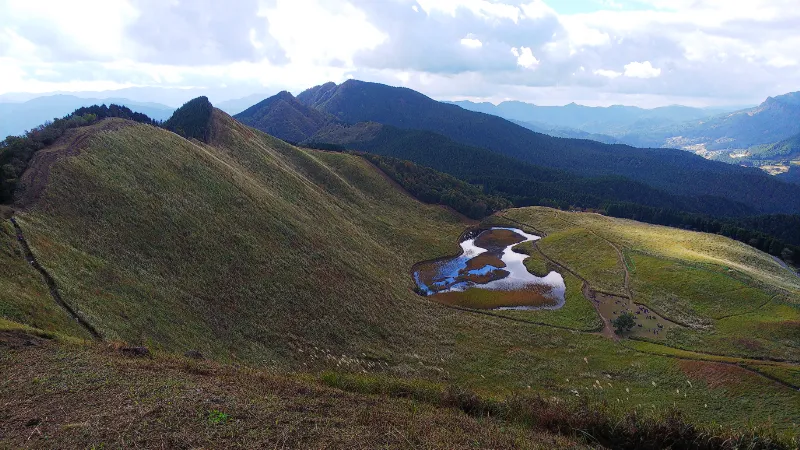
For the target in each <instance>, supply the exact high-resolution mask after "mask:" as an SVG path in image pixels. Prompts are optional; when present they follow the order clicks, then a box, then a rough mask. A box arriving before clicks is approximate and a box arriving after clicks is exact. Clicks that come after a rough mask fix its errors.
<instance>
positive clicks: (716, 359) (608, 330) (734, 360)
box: [489, 214, 800, 391]
mask: <svg viewBox="0 0 800 450" xmlns="http://www.w3.org/2000/svg"><path fill="white" fill-rule="evenodd" d="M497 216H498V217H500V218H502V219H504V220H507V221H509V222H511V223H514V224H516V225H518V226H522V227H526V228H529V229H531V230H534V231H535V232H537V233H540V235H541V236H542V238H544V237H546V236H547V233H545V232H543V231H541V230H537V229H536V228H535V227H533V226H531V225H529V224H526V223H524V222H520V221H518V220H514V219H511V218H509V217H506V216H505V215H503V214H498V215H497ZM561 220H564V219H561ZM564 222H567V223H569V224H571V225H573V226H577V225H576V224H574V223H572V222H569V221H566V220H564ZM589 231H590V232H591V233H592V234H594V235H595V236H597V237H599V238H600V239H602V240H604V241H605V242H607V243H608V244H610V245H611V246H612V247H613V248H614V250H616V251H617V254H618V256H619V258H620V262H621V263H622V266H623V268H624V269H625V289H626V291H627V292H628V295H629V297H628V300H630V301H631V303H634V302H633V297H632V296H631V291H630V287H629V283H630V281H629V280H630V272H629V271H628V267H627V265H626V264H625V255H624V253H623V252H622V251H621V250H620V249H619V248H618V247H617V246H616V245H615V244H614V243H613V242H611V241H610V240H608V239H607V238H605V237H603V236H601V235H599V234H597V233H595V232H594V231H593V230H589ZM533 247H534V248H535V249H536V250H537V251H538V252H539V254H541V255H542V257H544V258H545V259H547V260H548V261H550V262H551V263H553V264H555V265H556V266H558V267H561V268H562V269H564V270H566V271H567V272H569V273H571V274H572V275H574V276H575V277H577V278H578V279H580V280H581V281H582V282H583V288H582V292H583V296H584V297H585V298H586V299H587V300H588V301H590V302H591V303H592V304H593V305H595V303H594V302H593V301H592V299H593V298H594V294H595V293H596V292H599V293H603V292H602V291H599V290H596V289H592V288H591V286H590V285H589V282H588V281H587V280H586V279H585V278H583V277H582V276H580V275H579V274H578V273H576V272H575V271H574V270H572V269H570V268H569V267H567V266H565V265H563V264H561V263H559V262H558V261H555V260H554V259H553V258H551V257H549V256H548V255H546V254H545V253H544V252H543V251H542V249H541V248H539V246H538V245H537V242H534V243H533ZM614 295H615V296H616V295H617V294H614ZM772 300H774V298H773V299H770V301H772ZM767 303H769V302H767ZM762 306H763V305H762ZM648 308H649V307H648ZM595 309H597V306H596V305H595ZM651 309H652V308H651ZM654 312H656V313H657V314H659V313H658V312H657V311H654ZM751 312H752V311H750V312H749V313H751ZM597 313H598V315H599V316H600V318H601V319H602V320H603V323H604V324H605V327H604V329H603V330H602V331H601V332H600V333H592V332H586V331H580V330H575V329H572V330H573V331H576V332H580V333H584V334H593V335H602V336H605V337H609V338H611V339H614V340H615V341H617V342H620V343H621V345H623V346H624V347H626V348H628V349H629V350H633V351H635V352H638V353H644V354H650V355H657V356H662V357H666V358H673V359H680V360H695V361H697V360H699V361H706V362H712V363H716V364H724V365H731V366H736V367H739V368H742V369H744V370H746V371H748V372H751V373H754V374H756V375H760V376H762V377H764V378H766V379H769V380H771V381H773V382H775V383H778V384H780V385H782V386H785V387H787V388H789V389H792V390H794V391H797V390H800V386H796V385H794V384H792V383H789V382H787V381H785V380H782V379H780V378H778V377H775V376H772V375H770V374H767V373H764V372H761V371H759V370H757V369H754V368H752V367H748V366H747V364H751V365H779V366H788V367H797V364H796V363H795V362H794V361H789V360H784V359H776V358H766V357H765V358H741V357H737V356H728V355H720V354H714V353H711V352H703V351H696V350H683V349H676V350H680V351H682V352H685V353H686V354H691V355H692V357H689V356H680V355H675V354H669V353H668V352H657V351H647V350H643V349H638V348H634V347H632V346H629V345H626V344H625V343H624V342H621V340H620V338H619V337H618V336H617V335H616V333H614V331H613V329H612V326H611V323H610V320H609V319H607V318H606V317H604V316H603V315H602V314H601V313H600V310H599V309H598V310H597ZM489 315H493V316H495V317H499V318H507V317H504V316H499V315H494V314H489ZM662 317H663V318H665V319H666V317H665V316H663V315H662ZM666 320H670V319H666ZM517 321H520V322H529V321H525V320H524V319H519V320H517ZM529 323H530V322H529ZM675 323H678V322H675ZM678 324H679V325H682V324H680V323H678ZM683 326H686V325H683ZM557 328H560V327H557ZM632 340H637V341H641V342H646V343H648V344H652V345H657V346H660V347H665V348H669V349H672V348H674V347H670V346H667V345H664V344H658V343H655V342H651V341H648V340H643V339H636V338H632ZM721 358H725V359H730V361H721V360H720V359H721Z"/></svg>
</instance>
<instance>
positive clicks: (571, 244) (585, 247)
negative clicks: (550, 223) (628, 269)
mask: <svg viewBox="0 0 800 450" xmlns="http://www.w3.org/2000/svg"><path fill="white" fill-rule="evenodd" d="M538 245H539V247H540V248H541V249H542V251H543V252H544V253H545V254H546V255H547V256H549V257H551V258H553V259H555V260H556V261H558V262H560V263H561V264H563V265H565V266H567V267H569V268H570V269H572V270H574V271H575V272H576V273H578V274H579V275H580V276H582V277H583V278H585V279H586V280H587V281H588V282H589V284H591V285H592V287H593V288H595V289H598V290H602V291H606V292H609V293H611V294H618V295H625V293H626V292H625V270H624V269H623V267H622V262H621V261H620V260H619V256H618V255H617V252H616V250H614V248H613V247H612V246H611V244H609V243H608V242H605V241H604V240H603V239H602V238H600V237H598V236H596V235H594V234H593V233H592V232H591V231H589V230H586V229H581V228H570V229H567V230H564V231H558V232H555V233H552V234H548V235H547V237H545V238H544V239H542V240H541V241H539V242H538Z"/></svg>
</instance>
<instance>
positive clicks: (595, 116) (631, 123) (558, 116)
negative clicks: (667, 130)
mask: <svg viewBox="0 0 800 450" xmlns="http://www.w3.org/2000/svg"><path fill="white" fill-rule="evenodd" d="M452 103H453V104H454V105H458V106H460V107H462V108H464V109H468V110H470V111H476V112H482V113H486V114H493V115H495V116H500V117H503V118H505V119H508V120H513V121H518V122H525V123H530V124H534V125H538V126H540V127H542V128H543V129H545V130H547V129H555V130H557V129H559V128H566V129H572V130H576V131H582V132H585V133H589V134H599V135H609V136H622V135H625V134H630V133H632V132H635V131H636V130H639V129H643V128H650V127H654V126H656V127H662V126H665V125H669V124H678V123H684V122H687V121H692V120H699V119H703V118H707V117H710V116H713V115H714V114H717V113H719V112H720V111H719V110H713V109H700V108H691V107H688V106H677V105H676V106H665V107H660V108H654V109H643V108H638V107H635V106H621V105H615V106H610V107H591V106H582V105H577V104H575V103H570V104H569V105H565V106H537V105H533V104H530V103H523V102H517V101H509V102H503V103H500V104H498V105H494V104H492V103H474V102H471V101H458V102H452Z"/></svg>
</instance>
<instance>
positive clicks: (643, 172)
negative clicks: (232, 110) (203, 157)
mask: <svg viewBox="0 0 800 450" xmlns="http://www.w3.org/2000/svg"><path fill="white" fill-rule="evenodd" d="M235 117H236V118H237V119H238V120H241V121H242V122H244V123H246V124H251V125H253V126H255V127H256V128H258V129H261V130H262V131H266V132H268V133H270V134H273V135H275V136H277V137H280V138H282V139H285V140H289V141H292V142H300V143H306V144H309V143H329V144H339V145H344V146H346V147H347V148H353V149H358V150H362V151H368V152H371V153H377V154H382V155H387V156H393V157H397V158H402V159H408V160H411V161H414V162H416V163H417V164H422V165H425V166H429V167H433V168H435V169H436V170H440V171H443V172H446V173H449V174H451V175H454V176H457V177H460V178H462V179H465V180H467V181H473V182H477V183H480V184H484V185H491V186H494V187H496V188H497V189H501V190H503V191H504V192H507V193H511V192H513V194H510V195H516V196H520V197H519V200H520V201H521V202H523V203H524V202H530V203H536V202H537V201H541V200H542V199H543V198H545V199H546V198H559V199H562V201H563V200H566V201H569V202H572V201H574V202H575V203H573V204H580V203H581V202H588V203H589V204H597V202H598V200H597V199H602V198H607V199H609V200H611V201H631V202H635V203H640V204H649V205H651V206H660V207H664V206H666V205H669V207H672V208H677V209H682V210H688V211H698V212H705V213H709V214H729V215H742V214H744V215H747V214H755V213H759V212H773V211H774V212H792V211H800V204H797V205H795V204H794V203H793V202H795V201H794V200H792V201H789V202H788V203H787V202H784V201H779V200H777V198H783V199H785V198H791V195H790V194H789V192H790V191H791V192H794V191H795V190H796V188H795V187H792V186H789V185H787V184H785V183H781V182H779V181H777V180H775V179H774V178H770V177H769V176H768V175H766V174H763V173H761V172H760V171H758V170H755V169H744V168H740V167H734V166H730V165H726V164H722V163H715V162H710V161H706V160H704V159H702V158H700V157H696V156H693V155H689V154H687V153H685V152H681V151H676V150H667V149H661V150H659V149H652V150H646V149H635V148H631V147H627V146H621V145H615V146H611V145H604V144H600V143H597V142H592V141H587V140H575V139H559V138H554V137H550V136H546V135H543V134H539V133H534V132H532V131H530V130H528V129H525V128H523V127H521V126H518V125H516V124H513V123H511V122H509V121H507V120H505V119H502V118H499V117H496V116H492V115H486V114H482V113H476V112H471V111H467V110H464V109H462V108H460V107H458V106H455V105H450V104H445V103H439V102H436V101H434V100H432V99H430V98H428V97H426V96H424V95H422V94H420V93H418V92H415V91H412V90H410V89H405V88H393V87H389V86H383V85H378V84H374V83H364V82H358V81H348V82H345V83H343V84H342V85H336V84H334V83H327V84H324V85H321V86H317V87H315V88H312V89H309V90H307V91H305V92H303V93H302V94H300V95H298V97H297V98H293V97H292V96H291V94H289V93H288V92H287V93H281V94H280V95H278V96H275V97H273V98H271V99H267V100H264V101H262V102H260V103H259V104H257V105H254V106H253V107H252V108H250V109H248V110H247V111H245V112H243V113H241V114H239V115H237V116H235ZM477 167H480V168H481V170H477V169H476V168H477ZM500 168H502V169H500ZM495 169H497V170H495ZM487 177H488V178H487ZM603 177H617V178H616V179H614V181H613V182H609V181H610V180H611V179H612V178H609V179H605V181H603V182H602V183H600V178H603ZM619 177H624V179H623V178H619ZM513 179H517V180H526V181H525V182H524V183H520V182H517V183H516V184H514V183H511V184H509V181H510V180H513ZM592 180H594V181H592ZM601 185H602V186H604V187H603V188H602V189H601V188H599V186H601ZM629 191H633V192H629ZM645 193H646V194H645ZM639 194H641V195H639ZM798 194H800V191H798ZM552 195H554V196H556V197H552ZM586 196H589V197H596V198H595V200H590V199H588V197H586ZM528 198H529V200H526V199H528ZM690 198H691V199H693V200H691V201H688V199H690ZM582 199H583V200H582ZM797 202H800V200H798V201H797ZM568 204H569V203H568ZM715 205H716V206H715ZM736 205H739V206H736ZM744 205H749V206H744Z"/></svg>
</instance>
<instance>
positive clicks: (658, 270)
mask: <svg viewBox="0 0 800 450" xmlns="http://www.w3.org/2000/svg"><path fill="white" fill-rule="evenodd" d="M503 215H504V216H506V217H508V218H510V219H513V220H515V221H517V222H521V223H525V224H528V225H529V226H531V227H533V228H536V229H539V230H540V231H542V232H545V233H547V234H548V238H545V239H543V240H542V242H541V243H540V244H539V245H541V246H542V248H543V249H546V250H545V252H546V253H547V254H548V255H549V256H551V257H553V258H554V259H556V260H558V261H569V263H565V265H567V266H568V267H572V266H574V265H575V262H574V261H576V260H579V259H581V258H582V257H583V258H586V259H587V260H588V262H587V263H585V264H593V263H594V262H595V261H597V258H595V257H593V255H596V254H603V252H604V251H605V252H607V251H608V250H607V247H609V246H610V245H609V244H608V243H607V242H605V241H602V240H601V241H597V240H596V239H595V240H593V239H585V238H582V239H580V242H581V243H582V244H583V245H582V246H581V245H573V246H568V245H561V247H560V248H559V247H558V246H554V247H555V250H554V249H553V248H549V249H547V247H546V246H545V245H546V243H547V240H548V239H550V237H556V238H557V240H556V242H560V241H563V238H561V237H562V236H565V235H577V234H579V233H583V230H591V231H592V232H594V234H596V235H598V236H601V237H602V238H604V239H607V240H609V241H611V242H613V243H614V244H616V245H617V247H618V248H620V249H621V250H622V251H623V253H624V263H625V265H626V267H627V268H628V270H629V272H630V284H631V285H630V287H631V291H632V295H633V299H634V301H635V302H637V303H642V304H645V305H648V306H650V307H651V308H652V309H653V310H655V311H657V312H658V313H660V314H662V315H664V316H666V317H667V318H669V319H671V320H673V321H676V322H679V323H681V324H684V325H686V326H688V327H683V328H674V329H672V330H670V331H669V333H668V334H667V340H666V342H667V343H668V344H670V345H674V346H677V347H680V348H685V349H690V350H699V351H705V352H711V353H719V354H730V355H737V356H745V357H768V358H777V359H789V360H795V361H796V360H800V349H798V343H797V342H798V341H797V338H796V336H797V331H796V330H797V329H798V327H797V323H798V314H800V309H799V308H800V307H798V299H799V298H800V294H799V293H798V292H799V291H798V290H797V287H798V278H797V277H796V276H794V275H793V274H792V273H791V272H789V271H788V270H786V269H785V268H783V267H781V266H780V264H778V263H777V262H775V261H774V260H773V259H772V258H771V257H770V256H769V255H766V254H764V253H762V252H759V251H757V250H755V249H753V248H750V247H748V246H745V245H743V244H741V243H739V242H736V241H733V240H730V239H727V238H724V237H720V236H715V235H710V234H705V233H695V232H689V231H684V230H677V229H672V228H667V227H659V226H652V225H646V224H641V223H637V222H633V221H629V220H620V219H612V218H607V217H604V216H600V215H596V214H585V213H568V212H563V211H557V210H553V209H549V208H524V209H513V210H509V211H506V212H504V213H503ZM559 250H561V251H559ZM612 250H613V249H612ZM574 270H576V271H577V269H574ZM584 272H587V271H586V270H585V269H584ZM579 273H581V272H580V271H579ZM582 275H583V273H582ZM584 276H585V275H584ZM587 278H588V277H587ZM589 281H590V284H592V287H594V288H598V287H597V283H596V282H593V281H592V280H591V279H589ZM599 288H600V289H602V284H601V285H600V287H599Z"/></svg>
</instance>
